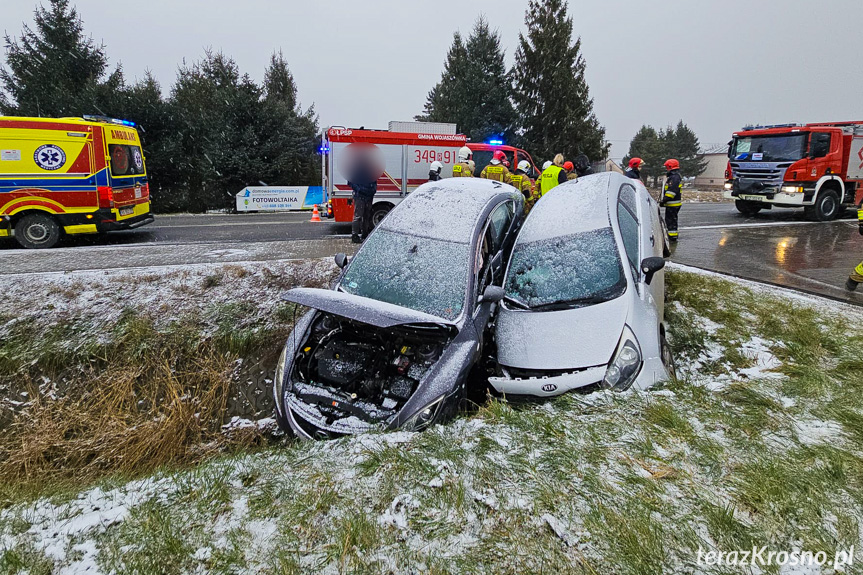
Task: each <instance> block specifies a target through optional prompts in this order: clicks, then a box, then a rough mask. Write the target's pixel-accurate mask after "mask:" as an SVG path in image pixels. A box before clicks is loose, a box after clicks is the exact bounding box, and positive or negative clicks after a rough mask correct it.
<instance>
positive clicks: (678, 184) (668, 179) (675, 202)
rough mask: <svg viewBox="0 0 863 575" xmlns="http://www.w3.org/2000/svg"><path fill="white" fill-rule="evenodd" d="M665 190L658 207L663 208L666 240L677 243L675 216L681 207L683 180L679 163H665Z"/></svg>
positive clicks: (667, 161) (673, 161) (674, 161)
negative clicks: (666, 230)
mask: <svg viewBox="0 0 863 575" xmlns="http://www.w3.org/2000/svg"><path fill="white" fill-rule="evenodd" d="M665 169H666V170H668V173H667V174H666V175H665V188H664V189H663V192H662V198H661V201H660V202H659V205H660V206H665V227H666V228H668V239H669V240H671V241H673V242H676V241H677V214H678V212H680V206H681V205H683V193H682V191H681V188H682V187H683V179H682V178H681V177H680V162H678V161H677V160H675V159H670V160H666V161H665Z"/></svg>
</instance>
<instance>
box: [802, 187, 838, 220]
mask: <svg viewBox="0 0 863 575" xmlns="http://www.w3.org/2000/svg"><path fill="white" fill-rule="evenodd" d="M839 207H840V204H839V196H837V195H836V192H834V191H833V190H823V191H822V192H821V193H820V194H818V197H817V198H816V199H815V205H813V206H810V207H809V208H807V209H806V217H807V218H809V219H811V220H815V221H816V222H829V221H830V220H834V219H836V217H837V216H838V215H839Z"/></svg>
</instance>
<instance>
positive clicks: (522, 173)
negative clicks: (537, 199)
mask: <svg viewBox="0 0 863 575" xmlns="http://www.w3.org/2000/svg"><path fill="white" fill-rule="evenodd" d="M529 174H530V162H528V161H527V160H522V161H520V162H519V163H518V166H516V168H515V173H514V174H513V175H512V178H511V180H512V181H511V182H510V183H511V184H512V187H514V188H516V189H517V190H519V191H520V192H521V193H522V194H523V195H524V199H525V201H527V200H529V199H530V194H531V192H532V186H531V185H530V176H529Z"/></svg>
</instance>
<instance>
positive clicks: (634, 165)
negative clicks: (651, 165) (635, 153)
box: [624, 158, 644, 180]
mask: <svg viewBox="0 0 863 575" xmlns="http://www.w3.org/2000/svg"><path fill="white" fill-rule="evenodd" d="M643 165H644V160H642V159H641V158H632V159H631V160H629V167H628V168H626V171H625V172H624V175H626V177H627V178H632V179H633V180H640V179H641V167H642V166H643Z"/></svg>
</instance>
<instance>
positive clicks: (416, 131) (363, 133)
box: [320, 122, 538, 225]
mask: <svg viewBox="0 0 863 575" xmlns="http://www.w3.org/2000/svg"><path fill="white" fill-rule="evenodd" d="M462 146H467V147H468V148H470V149H471V151H472V152H473V159H474V162H475V163H476V170H475V174H476V175H479V173H480V172H481V171H482V168H483V167H485V165H486V164H488V162H489V161H491V157H492V154H493V153H494V151H495V150H502V151H503V152H504V154H506V158H507V161H508V162H509V163H510V166H511V167H510V170H514V169H515V168H514V167H515V166H517V165H518V163H519V162H520V161H521V160H527V161H528V162H529V163H530V165H531V172H532V173H531V174H530V177H531V178H532V179H535V178H536V176H537V175H538V170H537V169H536V166H535V164H534V163H533V159H532V158H531V157H530V155H529V154H528V153H527V152H525V151H524V150H521V149H519V148H515V147H513V146H508V145H506V144H504V143H503V141H500V140H489V141H488V142H483V143H475V142H468V141H467V137H466V136H464V135H463V134H458V133H456V125H455V124H447V123H438V122H390V123H389V129H388V130H367V129H363V128H360V129H353V128H344V127H340V126H333V127H330V128H328V129H327V130H325V131H324V132H323V134H322V135H321V150H320V151H321V163H322V166H321V168H322V170H321V171H322V173H323V182H322V184H323V188H324V194H325V196H326V197H327V199H328V200H329V206H328V208H329V209H328V214H327V215H329V216H330V217H333V218H335V220H336V221H337V222H350V221H351V220H352V219H353V216H354V207H353V192H352V190H351V186H350V184H349V178H350V172H351V169H352V160H353V157H354V154H352V150H363V154H364V156H365V157H366V158H368V157H372V158H377V160H376V162H375V163H376V164H377V165H379V166H380V170H379V171H378V173H379V177H378V180H377V193H375V203H374V206H373V208H372V223H373V224H374V225H377V224H378V222H380V221H381V219H382V218H383V217H384V216H386V215H387V213H388V212H389V211H390V210H391V209H392V208H393V207H395V205H396V204H398V203H399V202H401V200H402V199H403V198H404V197H405V196H406V195H407V194H409V193H411V192H412V191H414V190H415V189H417V188H418V187H419V186H421V185H422V184H424V183H425V182H427V181H428V174H429V167H430V166H431V163H432V162H440V163H441V164H442V165H443V170H442V171H441V177H444V178H449V177H452V167H453V165H454V164H456V163H457V162H458V151H459V149H460V148H461V147H462ZM370 154H371V156H370Z"/></svg>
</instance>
